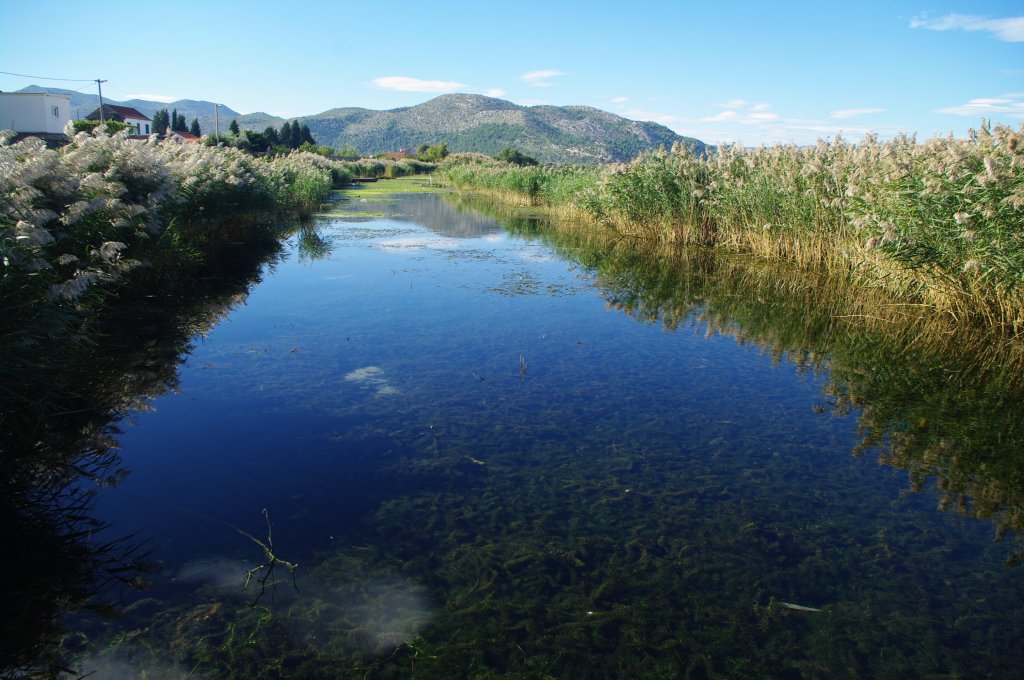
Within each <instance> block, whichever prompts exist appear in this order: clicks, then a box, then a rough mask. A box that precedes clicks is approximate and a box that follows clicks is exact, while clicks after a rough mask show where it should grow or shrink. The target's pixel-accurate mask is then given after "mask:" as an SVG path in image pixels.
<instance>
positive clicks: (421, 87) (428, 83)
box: [372, 76, 469, 92]
mask: <svg viewBox="0 0 1024 680" xmlns="http://www.w3.org/2000/svg"><path fill="white" fill-rule="evenodd" d="M372 84H373V87H377V88H380V89H382V90H398V91H399V92H456V91H458V90H464V89H466V88H467V87H469V86H468V85H466V84H465V83H460V82H458V81H455V80H421V79H419V78H408V77H406V76H382V77H380V78H374V79H373V83H372Z"/></svg>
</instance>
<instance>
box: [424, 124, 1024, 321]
mask: <svg viewBox="0 0 1024 680" xmlns="http://www.w3.org/2000/svg"><path fill="white" fill-rule="evenodd" d="M441 172H442V174H443V176H444V177H445V178H446V179H447V180H448V181H449V182H451V183H452V184H453V185H455V186H456V187H459V188H462V189H482V190H485V191H488V192H491V193H494V194H497V195H500V196H503V197H506V198H508V199H509V200H512V201H514V202H519V203H525V204H529V205H542V206H548V207H552V208H554V209H556V210H558V211H561V212H564V213H569V214H572V215H575V216H578V217H585V218H587V219H590V220H593V221H596V222H599V223H602V224H605V225H608V226H611V227H613V228H614V229H615V231H616V232H617V234H618V236H619V237H625V238H630V239H637V240H643V241H653V242H660V243H677V244H682V245H697V246H705V247H714V248H719V249H723V250H726V251H729V252H740V253H751V254H753V255H756V256H758V257H760V258H764V259H766V260H779V261H783V262H791V263H795V264H797V265H800V266H803V267H807V268H810V269H818V270H824V271H828V272H830V273H832V274H838V275H842V276H849V277H851V278H853V279H855V280H857V281H858V282H859V283H860V284H861V285H862V286H864V287H866V288H872V287H879V288H883V289H885V290H887V291H889V292H891V293H893V294H894V295H895V296H896V298H897V300H898V301H899V302H900V303H901V304H904V305H910V306H912V305H921V306H923V307H925V308H927V309H930V310H935V311H937V312H939V313H941V314H945V315H948V316H951V317H952V318H954V319H955V320H957V321H958V322H960V323H964V324H969V325H981V326H985V327H988V328H994V329H996V330H998V331H999V332H1000V333H1002V334H1003V335H1005V336H1007V337H1017V336H1019V335H1020V334H1021V333H1022V332H1024V230H1022V229H1021V224H1022V222H1024V128H1021V129H1018V130H1013V129H1012V128H1009V127H1006V126H996V127H995V128H990V126H989V125H987V124H983V125H982V126H981V128H980V129H979V130H977V131H972V133H971V134H970V136H969V137H968V138H967V139H954V138H952V137H947V138H935V139H932V140H929V141H927V142H918V141H917V140H916V139H914V138H913V137H905V136H900V137H897V138H896V139H894V140H892V141H889V142H881V141H879V140H877V139H876V138H874V137H871V136H868V137H866V138H865V139H864V140H863V141H862V142H861V143H859V144H850V143H848V142H846V141H844V140H842V139H838V138H837V139H836V140H835V141H833V142H819V143H818V144H817V145H816V146H814V147H806V148H803V147H796V146H775V147H770V148H759V149H743V148H739V147H728V146H727V147H722V148H720V149H719V150H718V153H715V154H711V155H708V156H695V155H694V154H692V153H690V152H689V151H688V150H687V149H684V148H675V149H673V150H671V151H658V152H653V153H648V154H644V155H642V156H640V157H639V158H637V159H636V160H635V161H633V162H632V163H629V164H624V165H616V166H608V167H604V168H594V167H550V166H548V167H511V166H509V165H508V164H505V163H496V162H493V161H490V160H489V159H486V157H483V156H479V155H465V154H460V155H455V156H453V157H452V158H451V159H449V160H448V161H447V162H446V163H445V164H444V165H443V166H442V167H441Z"/></svg>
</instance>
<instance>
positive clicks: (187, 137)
mask: <svg viewBox="0 0 1024 680" xmlns="http://www.w3.org/2000/svg"><path fill="white" fill-rule="evenodd" d="M171 136H173V137H179V138H180V139H181V140H182V141H186V142H197V141H199V137H198V136H196V135H194V134H192V133H191V132H185V131H184V130H175V131H174V132H172V133H171Z"/></svg>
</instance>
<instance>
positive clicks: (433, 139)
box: [19, 85, 706, 163]
mask: <svg viewBox="0 0 1024 680" xmlns="http://www.w3.org/2000/svg"><path fill="white" fill-rule="evenodd" d="M19 92H52V93H56V94H66V95H69V96H70V97H71V109H72V112H73V117H76V118H77V117H85V116H87V115H88V114H89V113H91V112H92V111H93V110H94V109H95V108H96V107H97V106H99V97H98V96H97V95H95V94H83V93H81V92H76V91H74V90H62V89H58V88H44V87H38V86H35V85H32V86H29V87H26V88H24V89H22V90H19ZM104 101H105V102H106V103H108V104H115V105H121V106H131V107H133V108H135V109H137V110H138V111H139V112H141V113H144V114H146V115H147V116H152V115H153V113H154V112H156V111H158V110H159V109H164V108H166V109H168V110H171V109H177V112H178V113H179V114H181V115H183V116H185V119H186V120H187V121H188V122H191V121H192V119H193V118H198V119H199V125H200V127H201V128H202V130H203V132H204V133H209V132H213V130H214V126H215V109H216V106H217V105H216V104H214V103H213V102H207V101H196V100H192V99H181V100H178V101H174V102H169V103H167V102H156V101H149V100H145V99H130V100H128V101H123V102H118V101H114V100H110V99H108V98H106V97H104ZM232 120H236V121H237V122H238V125H239V127H240V128H242V129H243V130H256V131H262V130H264V129H265V128H267V127H268V126H272V127H275V128H280V126H281V125H282V124H283V123H285V122H287V121H288V120H298V121H299V122H300V123H301V124H305V125H308V126H309V129H310V132H311V133H312V134H313V137H314V139H316V140H317V143H318V144H324V145H327V146H332V147H335V148H345V147H354V148H356V149H358V150H359V151H360V152H362V153H364V154H375V153H380V152H383V151H397V150H399V149H403V148H408V147H417V146H419V145H421V144H436V143H439V142H445V143H447V144H448V148H449V150H451V151H477V152H480V153H485V154H488V155H491V156H493V155H496V154H497V153H498V152H499V151H500V150H501V149H503V148H505V147H509V146H511V147H515V148H517V149H519V150H520V151H522V152H523V153H525V154H527V155H529V156H533V157H534V158H536V159H538V160H539V161H541V162H544V163H607V162H624V161H628V160H631V159H632V158H634V157H636V155H637V154H638V153H640V152H642V151H649V150H652V149H656V148H658V147H665V148H669V147H671V146H672V145H673V144H682V145H684V146H685V147H686V148H688V149H690V150H691V151H692V152H693V153H696V154H704V153H706V147H705V144H704V142H702V141H700V140H698V139H694V138H692V137H682V136H680V135H677V134H676V133H675V132H673V131H672V130H670V129H669V128H667V127H665V126H664V125H659V124H657V123H652V122H640V121H635V120H630V119H627V118H623V117H622V116H618V115H615V114H613V113H609V112H607V111H602V110H601V109H596V108H593V107H589V106H520V105H518V104H513V103H512V102H508V101H505V100H503V99H495V98H493V97H484V96H482V95H476V94H446V95H441V96H439V97H435V98H434V99H431V100H429V101H427V102H424V103H422V104H419V105H417V106H409V107H403V108H398V109H390V110H386V111H375V110H372V109H362V108H351V107H350V108H337V109H330V110H328V111H324V112H323V113H318V114H315V115H311V116H300V117H298V118H295V119H285V118H279V117H277V116H272V115H270V114H266V113H248V114H244V115H242V114H239V113H238V112H237V111H234V110H232V109H230V108H228V107H227V106H224V105H223V104H222V105H220V121H219V124H220V129H221V130H222V131H223V130H226V129H227V127H228V125H229V124H230V123H231V121H232Z"/></svg>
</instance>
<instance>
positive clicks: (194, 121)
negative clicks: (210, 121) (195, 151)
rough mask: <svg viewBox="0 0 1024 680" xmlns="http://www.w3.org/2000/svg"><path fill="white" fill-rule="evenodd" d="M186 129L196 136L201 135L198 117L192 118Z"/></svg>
mask: <svg viewBox="0 0 1024 680" xmlns="http://www.w3.org/2000/svg"><path fill="white" fill-rule="evenodd" d="M188 131H189V132H191V133H192V134H194V135H195V136H196V137H201V136H202V135H203V133H202V131H201V130H200V129H199V119H198V118H193V119H192V126H191V127H190V128H189V129H188Z"/></svg>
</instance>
